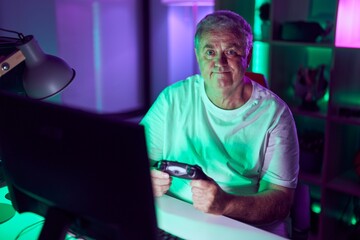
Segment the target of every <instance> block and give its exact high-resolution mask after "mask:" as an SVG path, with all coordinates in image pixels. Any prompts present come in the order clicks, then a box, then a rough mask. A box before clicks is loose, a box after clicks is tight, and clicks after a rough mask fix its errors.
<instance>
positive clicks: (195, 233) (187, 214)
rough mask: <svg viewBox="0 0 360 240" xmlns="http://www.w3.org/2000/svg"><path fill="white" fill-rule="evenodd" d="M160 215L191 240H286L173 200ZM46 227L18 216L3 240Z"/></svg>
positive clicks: (162, 204) (159, 202)
mask: <svg viewBox="0 0 360 240" xmlns="http://www.w3.org/2000/svg"><path fill="white" fill-rule="evenodd" d="M6 193H7V188H6V187H3V188H0V203H9V204H10V201H9V200H7V199H5V197H4V196H5V194H6ZM0 214H1V213H0ZM156 215H157V220H158V226H159V227H160V228H161V229H163V230H165V231H168V232H170V233H172V234H174V235H177V236H179V237H181V238H184V239H188V240H192V239H194V240H219V239H220V240H232V239H246V240H253V239H259V240H265V239H266V240H272V239H274V240H276V239H283V238H281V237H279V236H277V235H275V234H272V233H269V232H266V231H264V230H261V229H258V228H255V227H252V226H250V225H247V224H244V223H241V222H238V221H235V220H233V219H230V218H227V217H224V216H215V215H210V214H205V213H202V212H200V211H198V210H196V209H195V208H194V207H193V206H192V205H190V204H188V203H185V202H182V201H180V200H178V199H175V198H172V197H169V196H163V197H160V198H157V199H156ZM42 223H43V218H42V217H40V216H38V215H36V214H33V213H21V214H18V213H16V214H15V216H14V217H13V218H11V219H10V220H8V221H7V222H5V223H3V224H0V239H1V240H14V239H15V238H16V237H17V236H18V234H19V233H21V232H22V230H23V229H27V230H26V231H23V232H22V233H21V236H20V237H19V240H22V239H27V240H32V239H37V237H38V235H39V232H40V231H41V227H42ZM29 226H31V227H30V228H27V227H29Z"/></svg>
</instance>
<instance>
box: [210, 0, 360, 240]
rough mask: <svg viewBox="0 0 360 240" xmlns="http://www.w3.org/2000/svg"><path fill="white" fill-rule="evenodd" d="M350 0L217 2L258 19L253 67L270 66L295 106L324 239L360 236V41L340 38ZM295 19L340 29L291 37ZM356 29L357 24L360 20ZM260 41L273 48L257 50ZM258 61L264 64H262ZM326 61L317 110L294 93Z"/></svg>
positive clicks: (317, 227)
mask: <svg viewBox="0 0 360 240" xmlns="http://www.w3.org/2000/svg"><path fill="white" fill-rule="evenodd" d="M265 2H269V3H270V19H269V22H268V24H267V25H268V26H269V27H270V29H269V32H270V34H269V35H268V36H261V34H259V33H258V32H256V28H258V26H259V25H261V23H262V22H261V20H260V18H259V6H260V5H261V4H263V3H265ZM345 2H346V3H347V4H348V5H349V4H353V6H355V5H356V4H358V3H355V1H354V0H302V1H298V0H241V1H233V0H216V1H215V9H230V10H233V11H235V12H237V13H239V14H240V15H242V16H243V17H244V18H245V19H247V21H248V22H249V23H250V24H251V25H252V26H253V29H254V36H255V39H254V51H257V52H254V54H253V61H252V66H251V68H252V69H251V70H252V71H254V70H255V71H257V72H259V73H263V74H264V75H265V76H266V77H267V79H268V82H269V86H270V89H271V90H272V91H273V92H275V93H276V94H277V95H279V96H280V97H281V98H282V99H283V100H284V101H285V102H286V103H287V104H288V105H289V107H290V108H291V110H292V112H293V115H294V118H295V121H296V124H297V129H298V135H299V141H300V147H301V152H300V166H301V171H300V174H299V180H300V181H301V182H303V183H306V184H308V185H309V186H310V189H311V197H312V202H313V205H312V211H313V212H312V232H311V239H317V240H322V239H324V240H325V239H326V240H327V239H360V223H359V221H360V219H359V218H360V176H359V175H357V174H356V172H355V167H354V158H355V155H356V154H357V153H358V152H359V151H360V43H359V44H358V45H357V46H356V47H344V46H343V45H342V46H341V47H339V46H337V44H336V41H337V38H336V36H337V35H336V33H337V31H340V28H336V26H338V25H337V21H338V19H337V17H338V16H339V9H340V7H341V8H342V9H341V10H342V11H343V10H344V9H345V8H346V7H349V6H345V5H344V3H345ZM341 3H343V5H341ZM356 6H358V7H360V4H358V5H356ZM353 8H354V7H353ZM348 9H349V8H348ZM350 11H352V10H350ZM342 14H344V12H342ZM345 14H347V13H346V12H345ZM359 19H360V18H359ZM291 21H307V22H318V23H320V25H321V26H322V28H325V25H326V24H329V23H332V24H333V30H332V31H331V32H330V34H328V35H327V36H326V37H325V38H323V39H322V40H319V39H318V38H317V39H316V40H315V41H312V42H309V41H301V40H296V41H294V40H292V41H285V40H284V39H283V38H284V37H283V35H282V29H283V28H282V27H283V26H284V23H287V22H291ZM358 22H359V24H360V20H359V21H358ZM339 26H340V24H339ZM341 26H344V24H341ZM352 28H353V31H358V29H360V26H357V28H356V29H355V28H354V26H352ZM257 45H261V46H265V49H267V51H261V50H259V49H256V46H257ZM263 59H265V60H263ZM259 62H261V63H265V64H263V66H261V67H259V66H257V63H259ZM322 64H324V65H325V78H326V79H327V82H328V87H327V92H326V93H325V95H324V97H323V98H321V99H320V100H318V101H317V105H318V107H319V110H318V111H310V110H304V109H303V108H301V107H300V106H301V102H302V101H301V99H300V98H299V97H298V96H296V94H295V88H294V85H295V81H296V76H297V72H298V70H299V68H300V67H309V68H315V67H318V66H320V65H322ZM354 236H355V237H354Z"/></svg>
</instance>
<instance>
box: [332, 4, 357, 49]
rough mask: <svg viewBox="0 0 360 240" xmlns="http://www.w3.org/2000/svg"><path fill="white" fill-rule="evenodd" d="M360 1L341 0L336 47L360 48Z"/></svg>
mask: <svg viewBox="0 0 360 240" xmlns="http://www.w3.org/2000/svg"><path fill="white" fill-rule="evenodd" d="M359 9H360V1H358V0H340V1H339V7H338V13H337V24H336V36H335V46H337V47H353V48H360V31H359V30H360V14H359Z"/></svg>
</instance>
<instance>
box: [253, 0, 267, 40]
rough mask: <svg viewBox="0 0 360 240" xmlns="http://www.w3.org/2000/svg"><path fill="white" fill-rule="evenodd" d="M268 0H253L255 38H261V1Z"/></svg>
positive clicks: (265, 0)
mask: <svg viewBox="0 0 360 240" xmlns="http://www.w3.org/2000/svg"><path fill="white" fill-rule="evenodd" d="M266 2H269V0H255V14H254V26H253V34H254V38H255V39H261V24H262V20H261V19H260V11H259V8H260V6H261V5H262V4H263V3H266Z"/></svg>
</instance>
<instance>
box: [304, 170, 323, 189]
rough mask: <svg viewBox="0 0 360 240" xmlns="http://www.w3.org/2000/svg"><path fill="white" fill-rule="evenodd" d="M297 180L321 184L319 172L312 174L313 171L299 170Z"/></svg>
mask: <svg viewBox="0 0 360 240" xmlns="http://www.w3.org/2000/svg"><path fill="white" fill-rule="evenodd" d="M299 180H300V181H302V182H305V183H309V184H314V185H318V186H320V185H321V183H322V182H321V174H320V173H319V174H314V173H306V172H300V173H299Z"/></svg>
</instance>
